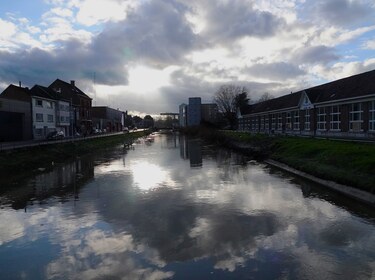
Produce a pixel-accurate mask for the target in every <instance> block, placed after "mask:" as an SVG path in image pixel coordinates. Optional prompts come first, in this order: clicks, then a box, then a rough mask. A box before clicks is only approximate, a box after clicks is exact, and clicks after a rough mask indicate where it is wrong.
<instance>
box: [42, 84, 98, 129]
mask: <svg viewBox="0 0 375 280" xmlns="http://www.w3.org/2000/svg"><path fill="white" fill-rule="evenodd" d="M48 88H50V89H52V90H53V91H55V92H56V93H58V94H60V95H61V96H62V97H63V98H64V99H65V100H69V101H70V102H71V106H72V115H71V125H72V128H73V132H74V133H75V132H79V133H81V134H83V135H86V134H91V132H92V116H91V114H92V112H91V107H92V98H91V97H89V96H88V95H87V94H85V93H84V92H83V91H82V90H80V89H79V88H78V87H77V86H76V85H75V81H73V80H72V81H70V83H67V82H64V81H62V80H60V79H56V80H55V81H54V82H53V83H52V84H51V85H49V87H48Z"/></svg>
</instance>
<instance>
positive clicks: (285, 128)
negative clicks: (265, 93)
mask: <svg viewBox="0 0 375 280" xmlns="http://www.w3.org/2000/svg"><path fill="white" fill-rule="evenodd" d="M238 129H239V130H242V131H249V132H254V133H268V134H289V135H302V136H316V137H318V136H319V137H327V138H351V139H355V138H356V139H372V140H375V70H372V71H369V72H365V73H362V74H358V75H354V76H350V77H347V78H343V79H340V80H336V81H333V82H330V83H327V84H323V85H319V86H315V87H312V88H308V89H304V90H301V91H298V92H294V93H290V94H288V95H284V96H281V97H278V98H274V99H270V100H267V101H264V102H260V103H257V104H253V105H249V106H248V107H247V108H245V109H244V110H243V111H242V112H241V113H240V114H239V117H238Z"/></svg>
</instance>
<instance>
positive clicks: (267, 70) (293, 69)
mask: <svg viewBox="0 0 375 280" xmlns="http://www.w3.org/2000/svg"><path fill="white" fill-rule="evenodd" d="M246 72H248V73H249V74H250V75H252V76H254V77H263V78H267V79H273V80H276V81H284V80H288V79H295V78H297V77H299V76H301V75H304V74H306V72H305V71H304V70H302V69H300V68H299V67H298V66H296V65H293V64H290V63H286V62H275V63H264V64H255V65H253V66H251V67H250V68H248V69H247V70H246Z"/></svg>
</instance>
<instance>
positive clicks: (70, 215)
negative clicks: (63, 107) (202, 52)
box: [0, 135, 375, 279]
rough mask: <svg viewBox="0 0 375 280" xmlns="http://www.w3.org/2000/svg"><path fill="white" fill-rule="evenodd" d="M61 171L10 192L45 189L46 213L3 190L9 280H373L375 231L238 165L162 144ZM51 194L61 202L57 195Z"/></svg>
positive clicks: (257, 168)
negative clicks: (194, 164) (19, 204)
mask: <svg viewBox="0 0 375 280" xmlns="http://www.w3.org/2000/svg"><path fill="white" fill-rule="evenodd" d="M172 137H173V136H172ZM176 139H177V140H176ZM174 141H176V143H177V145H180V150H178V149H177V150H176V149H175V148H173V146H174V144H173V143H175V142H174ZM168 143H169V144H168ZM194 145H195V146H194ZM181 147H186V148H187V149H186V150H188V151H189V156H188V157H189V159H191V155H190V152H191V151H198V152H197V154H196V155H198V159H199V157H200V158H201V159H200V162H201V163H203V162H204V164H201V168H199V169H197V168H191V164H190V160H189V161H185V160H181V159H180V155H181V154H184V153H183V152H181V151H185V149H184V148H181ZM199 155H200V156H199ZM193 157H195V156H193ZM68 166H70V167H69V168H64V170H67V169H68V170H70V171H71V173H69V172H68V171H66V172H67V173H66V174H65V173H64V174H65V175H61V172H62V171H61V170H60V171H57V170H56V171H53V172H54V173H53V174H55V176H56V177H59V178H60V179H56V178H55V179H52V178H51V177H50V176H52V175H49V174H45V175H43V176H44V177H38V179H37V177H36V178H33V179H30V180H29V181H28V183H26V185H25V186H24V187H23V186H22V185H21V186H17V189H19V190H22V188H24V189H27V187H26V186H34V185H35V184H36V183H35V182H38V184H37V185H38V186H43V185H44V186H46V187H45V189H46V190H50V191H47V193H49V195H44V196H43V195H38V196H37V197H38V201H39V202H40V201H46V202H48V203H47V204H40V203H35V201H36V200H35V197H36V193H43V192H44V191H42V189H39V190H38V192H35V193H34V194H33V196H30V197H32V199H31V198H30V197H29V198H27V197H26V198H25V197H24V198H23V200H24V204H26V205H28V212H27V213H25V212H23V211H16V210H14V209H12V208H11V205H12V204H9V203H8V202H9V201H14V200H15V199H18V200H20V198H19V197H17V195H16V194H13V196H9V192H10V189H9V190H7V191H6V192H3V193H2V194H1V201H5V200H6V201H8V202H7V203H3V204H2V207H3V209H1V212H0V219H1V221H2V222H4V223H5V224H6V225H7V227H1V228H0V271H2V272H4V271H5V273H6V274H4V275H6V276H7V277H6V279H19V278H26V279H43V278H47V279H97V278H104V279H108V278H111V277H112V278H125V279H167V278H174V279H216V278H220V279H249V278H250V279H251V278H253V279H324V278H327V279H356V278H357V279H372V278H373V277H374V271H375V255H374V252H375V245H374V244H375V237H374V234H373V232H374V223H373V220H371V219H365V218H362V217H360V216H357V215H353V214H352V213H350V212H348V211H347V210H345V209H343V208H341V207H338V206H337V205H335V204H332V203H330V202H329V201H327V200H324V199H322V198H321V197H320V196H315V195H312V194H313V193H316V192H318V191H317V190H316V188H315V186H314V185H309V183H307V182H303V181H299V182H301V184H303V187H302V188H301V187H300V186H301V184H300V183H297V182H296V180H295V178H293V177H290V176H289V175H285V174H283V173H280V172H279V171H277V172H276V171H275V170H273V169H269V168H268V167H266V166H264V165H262V164H259V163H256V162H251V161H250V162H249V160H248V159H247V158H246V157H242V156H240V155H237V154H233V153H231V152H229V151H226V150H220V149H217V148H216V147H214V146H205V145H203V144H202V142H200V141H190V142H189V141H185V140H184V139H182V138H176V137H175V138H171V136H165V135H160V136H156V138H155V142H153V143H147V144H146V143H143V142H140V143H138V144H136V146H135V147H134V149H133V150H129V151H127V152H123V150H121V149H117V150H115V152H113V153H111V154H107V155H98V156H97V157H94V158H88V159H87V162H85V160H84V159H81V162H80V165H77V163H76V162H74V163H70V164H69V165H68ZM77 166H80V168H78V167H77ZM83 166H86V167H87V168H84V167H83ZM59 168H60V169H61V168H62V166H61V167H57V169H59ZM51 174H52V173H51ZM58 174H60V175H58ZM69 174H70V175H69ZM77 174H82V175H81V176H77ZM38 176H42V175H38ZM41 178H47V180H45V181H43V180H42V179H41ZM63 178H64V179H63ZM72 181H75V182H76V183H75V184H76V188H77V193H78V195H79V200H78V201H77V200H74V199H73V196H74V193H75V191H74V190H75V187H74V183H73V182H72ZM297 181H298V180H297ZM72 184H73V185H72ZM53 186H55V187H53ZM56 186H59V187H57V189H60V191H61V189H66V187H62V186H70V187H68V189H70V191H67V192H65V194H64V195H62V194H61V193H60V195H58V194H59V191H56V190H55V191H52V190H53V189H56ZM12 188H13V189H15V188H14V186H12ZM20 193H22V191H20ZM323 196H324V195H323ZM62 197H64V198H65V199H62ZM32 201H34V203H31V202H32ZM62 202H64V203H62ZM16 209H20V208H16ZM30 260H32V261H30ZM19 264H22V265H21V266H20V265H19Z"/></svg>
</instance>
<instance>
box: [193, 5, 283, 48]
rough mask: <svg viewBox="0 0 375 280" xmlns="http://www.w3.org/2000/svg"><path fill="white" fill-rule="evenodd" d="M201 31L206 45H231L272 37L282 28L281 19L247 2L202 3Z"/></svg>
mask: <svg viewBox="0 0 375 280" xmlns="http://www.w3.org/2000/svg"><path fill="white" fill-rule="evenodd" d="M202 3H204V6H203V7H202V6H200V8H201V9H203V10H204V11H205V12H203V15H204V17H205V21H206V24H205V29H204V30H203V31H202V36H204V37H207V41H209V42H220V43H224V44H231V43H232V41H234V40H237V39H239V38H242V37H246V36H250V37H259V38H265V37H269V36H273V35H275V33H276V31H277V30H279V29H280V28H281V27H282V26H284V24H285V22H284V20H283V19H282V18H279V17H277V16H275V15H274V14H272V13H270V12H265V11H259V10H255V9H254V8H253V5H252V3H251V2H247V1H239V0H234V1H214V2H212V1H203V2H202Z"/></svg>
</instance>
